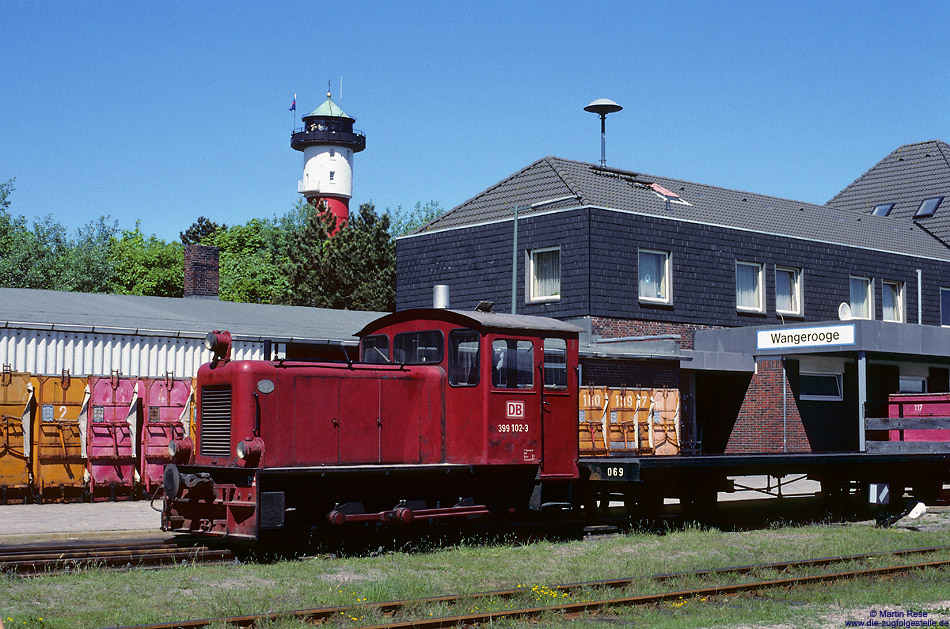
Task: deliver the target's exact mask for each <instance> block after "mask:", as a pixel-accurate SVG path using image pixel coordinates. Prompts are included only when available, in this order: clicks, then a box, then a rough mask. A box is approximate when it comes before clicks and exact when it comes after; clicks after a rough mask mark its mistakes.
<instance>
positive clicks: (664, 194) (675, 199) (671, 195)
mask: <svg viewBox="0 0 950 629" xmlns="http://www.w3.org/2000/svg"><path fill="white" fill-rule="evenodd" d="M649 187H650V190H653V192H654V193H656V194H657V196H659V197H660V198H661V199H664V200H666V201H669V202H671V203H679V204H681V205H689V203H687V202H686V201H684V200H683V197H681V196H680V195H678V194H676V193H675V192H673V191H672V190H669V189H667V188H664V187H663V186H661V185H660V184H658V183H651V184H650V186H649Z"/></svg>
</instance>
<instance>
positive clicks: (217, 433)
mask: <svg viewBox="0 0 950 629" xmlns="http://www.w3.org/2000/svg"><path fill="white" fill-rule="evenodd" d="M200 419H201V426H200V429H201V455H202V456H224V457H226V456H229V455H230V454H231V387H224V388H210V387H209V388H202V389H201V418H200Z"/></svg>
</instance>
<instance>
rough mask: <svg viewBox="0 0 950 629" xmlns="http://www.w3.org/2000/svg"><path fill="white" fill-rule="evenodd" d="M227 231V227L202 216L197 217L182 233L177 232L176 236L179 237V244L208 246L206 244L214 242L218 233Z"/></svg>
mask: <svg viewBox="0 0 950 629" xmlns="http://www.w3.org/2000/svg"><path fill="white" fill-rule="evenodd" d="M227 230H228V226H227V225H225V224H224V223H221V224H220V225H219V224H218V223H215V222H214V221H212V220H210V219H208V218H205V217H204V216H199V217H198V220H196V221H195V222H194V223H192V224H191V227H189V228H188V229H186V230H185V231H183V232H178V234H179V236H181V244H183V245H198V244H208V242H210V241H212V240H214V238H215V236H216V235H217V234H218V232H222V231H227Z"/></svg>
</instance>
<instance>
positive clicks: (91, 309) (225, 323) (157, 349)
mask: <svg viewBox="0 0 950 629" xmlns="http://www.w3.org/2000/svg"><path fill="white" fill-rule="evenodd" d="M383 314H386V313H382V312H355V311H347V310H328V309H321V308H305V307H300V306H269V305H262V304H241V303H234V302H226V301H218V300H214V299H171V298H164V297H139V296H134V295H97V294H90V293H67V292H59V291H45V290H28V289H16V288H0V365H9V366H10V368H11V369H12V370H14V371H24V372H29V373H34V374H59V373H62V371H63V370H64V369H68V370H69V372H70V373H71V374H72V375H75V376H86V375H108V374H109V373H111V372H112V371H113V370H119V371H120V372H122V374H124V375H128V376H141V377H159V376H164V375H166V373H168V372H171V373H172V374H173V375H174V376H175V377H186V378H188V377H192V376H194V374H195V373H196V372H197V370H198V367H199V366H200V365H201V364H202V363H204V362H207V361H209V360H210V359H211V355H210V353H209V352H208V351H207V350H206V349H205V348H204V345H203V340H204V337H205V335H206V334H207V333H208V332H210V331H211V330H229V331H230V332H231V334H232V337H233V339H234V345H233V352H232V355H233V357H234V358H235V359H255V358H260V357H262V355H263V341H264V340H273V341H276V342H278V343H298V342H342V343H345V344H356V342H357V339H356V337H355V336H354V333H355V332H356V331H357V330H359V329H361V328H362V327H363V326H365V325H366V324H367V323H369V322H370V321H372V320H374V319H376V318H378V317H380V316H382V315H383Z"/></svg>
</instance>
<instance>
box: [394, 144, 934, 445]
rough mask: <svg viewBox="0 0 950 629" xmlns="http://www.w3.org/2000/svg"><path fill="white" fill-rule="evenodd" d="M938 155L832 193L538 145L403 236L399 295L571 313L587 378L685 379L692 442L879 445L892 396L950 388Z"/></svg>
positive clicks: (904, 162)
mask: <svg viewBox="0 0 950 629" xmlns="http://www.w3.org/2000/svg"><path fill="white" fill-rule="evenodd" d="M948 157H950V147H948V146H947V145H946V144H944V143H942V142H936V141H935V142H927V143H922V144H913V145H908V146H904V147H900V148H899V149H897V150H896V151H894V153H892V154H891V155H889V156H888V157H887V158H885V159H884V160H882V161H881V162H880V163H879V164H877V165H876V166H874V167H873V168H872V169H871V170H869V171H868V172H867V173H865V174H864V175H862V176H861V177H859V178H858V179H857V180H856V181H855V182H854V183H852V184H851V185H849V186H848V187H846V188H845V189H844V190H843V191H842V192H841V193H839V194H838V195H836V196H835V197H834V198H833V199H832V200H831V201H830V202H829V203H828V204H826V205H814V204H808V203H802V202H799V201H794V200H789V199H780V198H775V197H770V196H766V195H761V194H755V193H751V192H744V191H739V190H729V189H724V188H720V187H716V186H711V185H706V184H700V183H695V182H690V181H684V180H680V179H673V178H669V177H660V176H655V175H648V174H644V173H638V172H632V171H628V170H621V169H616V168H607V167H603V166H598V165H593V164H588V163H583V162H576V161H571V160H567V159H562V158H558V157H545V158H543V159H540V160H538V161H536V162H534V163H533V164H530V165H528V166H526V167H525V168H524V169H522V170H520V171H519V172H517V173H514V174H512V175H511V176H509V177H507V178H505V179H504V180H502V181H500V182H498V183H497V184H495V185H493V186H491V187H490V188H488V189H487V190H485V191H483V192H481V193H479V194H478V195H476V196H474V197H473V198H471V199H469V200H467V201H465V202H464V203H462V204H460V205H459V206H457V207H455V208H453V209H452V210H451V211H449V212H447V213H446V214H444V215H443V216H441V217H439V218H437V219H435V220H434V221H432V222H430V223H429V224H427V225H425V226H424V227H422V228H420V229H419V230H417V231H416V232H414V233H412V234H410V235H407V236H405V237H402V238H400V239H398V240H397V247H396V255H397V296H396V301H397V309H403V308H412V307H423V306H427V305H429V304H430V302H431V295H432V287H433V285H436V284H445V285H448V286H449V287H450V290H451V301H450V307H454V308H461V309H465V308H470V307H473V306H474V305H475V304H477V303H479V302H481V301H492V302H494V308H495V309H496V310H501V311H516V312H518V313H521V314H535V315H544V316H551V317H556V318H559V319H564V320H568V321H571V322H572V323H575V324H577V325H579V326H581V327H582V328H583V329H584V330H585V331H586V336H585V339H584V340H583V341H582V347H581V358H582V380H581V382H582V385H608V386H629V387H638V386H644V387H669V386H674V387H678V388H679V390H680V392H681V399H682V400H684V402H688V403H687V404H684V411H685V413H684V421H685V422H686V423H687V424H689V425H690V430H689V431H688V432H689V440H690V443H689V444H684V445H686V446H688V447H689V448H691V449H692V450H693V451H695V452H700V453H710V454H718V453H735V454H740V453H776V452H789V453H792V452H836V451H874V450H875V449H876V448H878V447H880V444H879V443H878V442H877V441H876V440H877V439H878V438H880V436H881V435H880V433H879V432H875V431H874V430H871V429H872V428H876V427H877V425H876V424H875V422H874V420H875V419H876V418H880V417H884V416H886V414H887V412H888V404H887V401H888V399H889V398H888V396H889V395H890V394H894V393H898V392H907V393H926V392H947V391H950V369H948V368H950V328H948V327H947V326H950V279H948V278H950V247H948V242H950V240H948V239H950V209H948V208H945V207H944V208H941V204H942V203H941V202H942V200H943V197H944V195H946V194H948V193H950V166H948V164H950V160H948ZM884 207H887V210H888V211H884V209H883V208H884ZM886 438H887V436H886V433H885V435H884V439H886ZM947 445H948V444H932V445H928V446H925V447H926V448H929V450H928V451H934V449H937V450H939V449H940V448H946V447H947ZM902 447H904V446H902ZM906 447H908V448H911V447H921V446H906Z"/></svg>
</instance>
